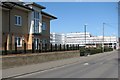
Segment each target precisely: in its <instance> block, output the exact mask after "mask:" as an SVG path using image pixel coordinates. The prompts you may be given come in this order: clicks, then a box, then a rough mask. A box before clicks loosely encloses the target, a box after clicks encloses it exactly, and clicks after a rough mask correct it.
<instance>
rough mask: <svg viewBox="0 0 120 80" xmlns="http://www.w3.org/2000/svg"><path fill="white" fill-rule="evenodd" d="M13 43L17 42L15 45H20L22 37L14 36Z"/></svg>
mask: <svg viewBox="0 0 120 80" xmlns="http://www.w3.org/2000/svg"><path fill="white" fill-rule="evenodd" d="M15 43H17V47H22V38H21V37H16V38H15Z"/></svg>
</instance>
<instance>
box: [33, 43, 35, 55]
mask: <svg viewBox="0 0 120 80" xmlns="http://www.w3.org/2000/svg"><path fill="white" fill-rule="evenodd" d="M34 46H35V45H34V42H33V43H32V53H34V51H35V49H34V48H35V47H34Z"/></svg>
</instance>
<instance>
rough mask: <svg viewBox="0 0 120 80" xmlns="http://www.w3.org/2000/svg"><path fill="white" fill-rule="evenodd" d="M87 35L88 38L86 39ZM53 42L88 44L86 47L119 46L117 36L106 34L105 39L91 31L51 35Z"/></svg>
mask: <svg viewBox="0 0 120 80" xmlns="http://www.w3.org/2000/svg"><path fill="white" fill-rule="evenodd" d="M85 35H86V39H85ZM51 43H52V44H68V45H73V44H74V45H77V44H79V45H80V46H86V47H98V46H102V44H103V43H104V46H108V47H112V48H118V38H117V37H115V36H105V37H104V41H103V36H92V35H91V34H90V33H88V32H86V34H85V33H84V32H78V33H67V34H66V35H65V34H64V37H63V34H59V35H58V34H53V37H51Z"/></svg>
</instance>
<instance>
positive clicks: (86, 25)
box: [84, 24, 87, 47]
mask: <svg viewBox="0 0 120 80" xmlns="http://www.w3.org/2000/svg"><path fill="white" fill-rule="evenodd" d="M86 26H87V24H85V25H84V33H85V44H84V45H85V47H86Z"/></svg>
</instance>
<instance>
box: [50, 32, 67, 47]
mask: <svg viewBox="0 0 120 80" xmlns="http://www.w3.org/2000/svg"><path fill="white" fill-rule="evenodd" d="M50 43H52V44H53V45H55V44H58V45H59V44H65V35H64V34H58V33H51V34H50Z"/></svg>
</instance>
